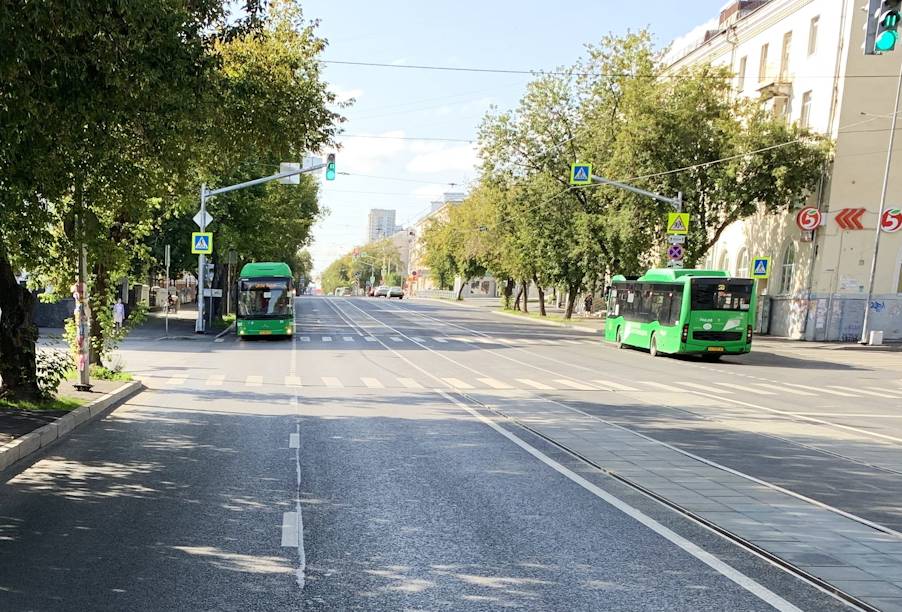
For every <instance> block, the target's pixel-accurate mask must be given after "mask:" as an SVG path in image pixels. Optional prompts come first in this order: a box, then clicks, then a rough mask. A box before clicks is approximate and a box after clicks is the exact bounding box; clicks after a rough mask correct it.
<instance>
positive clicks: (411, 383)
mask: <svg viewBox="0 0 902 612" xmlns="http://www.w3.org/2000/svg"><path fill="white" fill-rule="evenodd" d="M398 382H399V383H401V384H402V385H404V386H405V387H407V388H408V389H422V388H423V385H421V384H420V383H418V382H417V381H415V380H414V379H412V378H399V379H398Z"/></svg>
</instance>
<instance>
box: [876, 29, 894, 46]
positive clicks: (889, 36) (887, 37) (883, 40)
mask: <svg viewBox="0 0 902 612" xmlns="http://www.w3.org/2000/svg"><path fill="white" fill-rule="evenodd" d="M898 38H899V35H898V34H896V33H895V32H893V31H891V30H888V31H886V32H882V33H881V34H880V35H879V36H878V37H877V42H876V43H875V44H874V46H875V47H876V48H877V50H878V51H892V50H893V48H895V46H896V40H898Z"/></svg>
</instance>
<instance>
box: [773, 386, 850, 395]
mask: <svg viewBox="0 0 902 612" xmlns="http://www.w3.org/2000/svg"><path fill="white" fill-rule="evenodd" d="M786 384H787V385H789V386H790V387H798V388H800V389H808V390H809V391H819V392H821V393H830V394H831V395H839V396H841V397H855V395H854V394H852V393H843V392H842V391H833V390H831V389H827V388H825V387H822V388H820V389H818V388H817V387H809V386H808V385H800V384H799V383H786Z"/></svg>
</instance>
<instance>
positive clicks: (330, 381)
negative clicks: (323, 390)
mask: <svg viewBox="0 0 902 612" xmlns="http://www.w3.org/2000/svg"><path fill="white" fill-rule="evenodd" d="M322 379H323V384H324V385H326V386H327V387H331V388H332V389H342V388H344V385H343V384H341V381H340V380H338V379H337V378H332V377H331V376H323V377H322Z"/></svg>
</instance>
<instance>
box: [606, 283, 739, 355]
mask: <svg viewBox="0 0 902 612" xmlns="http://www.w3.org/2000/svg"><path fill="white" fill-rule="evenodd" d="M607 302H608V303H607V306H608V317H607V322H606V324H605V339H606V340H609V341H613V342H616V343H617V346H618V347H623V346H635V347H639V348H644V349H648V351H649V353H651V355H652V356H656V355H658V354H659V353H669V354H674V353H683V354H695V355H702V356H703V357H704V358H707V359H710V360H712V361H716V360H718V359H720V358H721V356H723V355H725V354H743V353H748V352H749V351H750V350H751V349H752V325H753V324H754V321H755V281H754V280H753V279H751V278H732V277H730V275H729V274H728V273H726V272H723V271H720V270H677V269H670V268H664V269H652V270H649V271H648V272H646V273H645V275H643V276H640V277H638V278H635V277H633V278H631V279H627V278H626V277H624V276H620V275H618V276H615V277H614V278H613V280H612V281H611V287H610V289H609V290H608V295H607Z"/></svg>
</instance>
